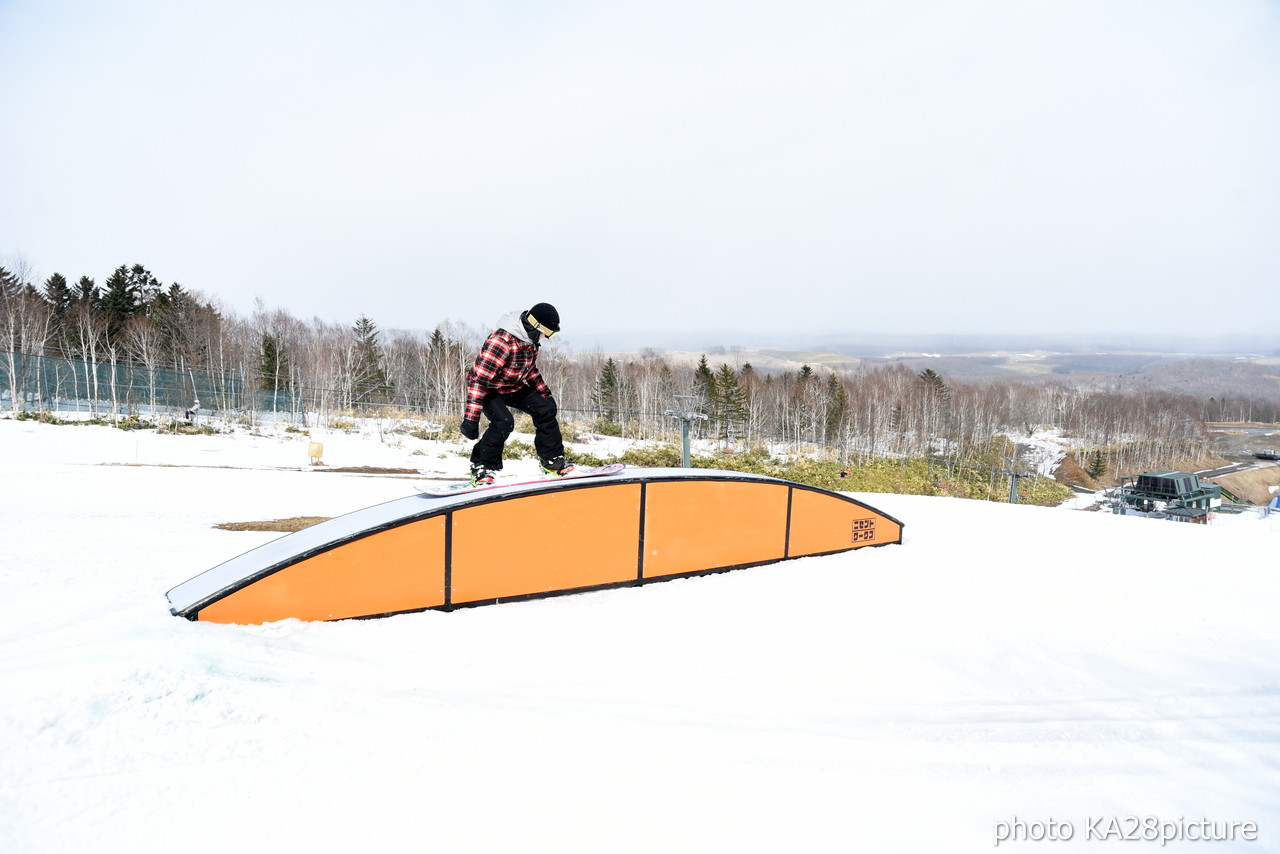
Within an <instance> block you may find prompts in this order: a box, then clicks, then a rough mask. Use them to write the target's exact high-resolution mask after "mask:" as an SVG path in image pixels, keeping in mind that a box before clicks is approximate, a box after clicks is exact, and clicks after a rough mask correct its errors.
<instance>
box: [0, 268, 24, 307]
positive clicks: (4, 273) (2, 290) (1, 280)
mask: <svg viewBox="0 0 1280 854" xmlns="http://www.w3.org/2000/svg"><path fill="white" fill-rule="evenodd" d="M20 293H22V280H21V279H19V278H18V277H17V276H16V275H14V274H13V273H10V272H9V271H8V270H6V269H5V268H4V267H0V299H13V298H14V297H16V296H17V295H18V294H20Z"/></svg>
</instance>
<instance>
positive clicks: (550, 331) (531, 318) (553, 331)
mask: <svg viewBox="0 0 1280 854" xmlns="http://www.w3.org/2000/svg"><path fill="white" fill-rule="evenodd" d="M528 319H529V325H530V326H532V327H533V328H534V329H536V330H538V331H539V332H541V333H542V334H543V335H545V336H547V337H548V338H550V337H551V336H553V335H555V334H556V333H557V332H559V331H560V330H558V329H551V328H549V327H546V326H543V325H542V324H541V323H539V322H538V318H536V317H534V316H533V315H532V314H530V315H529V318H528Z"/></svg>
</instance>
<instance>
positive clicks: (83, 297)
mask: <svg viewBox="0 0 1280 854" xmlns="http://www.w3.org/2000/svg"><path fill="white" fill-rule="evenodd" d="M71 300H72V301H73V302H76V303H82V304H85V305H88V306H89V307H90V308H97V307H98V304H99V303H100V302H101V301H102V294H101V293H100V292H99V291H98V286H97V284H95V283H94V281H93V279H91V278H89V277H88V276H81V277H80V281H78V282H76V286H75V288H74V289H73V290H72V291H71Z"/></svg>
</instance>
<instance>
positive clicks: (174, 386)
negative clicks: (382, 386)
mask: <svg viewBox="0 0 1280 854" xmlns="http://www.w3.org/2000/svg"><path fill="white" fill-rule="evenodd" d="M196 400H199V401H200V408H201V409H202V410H210V411H221V412H236V411H245V410H249V411H254V412H259V413H262V412H267V413H277V414H279V415H300V414H301V412H302V411H303V407H304V404H305V402H306V401H305V399H304V398H303V396H301V395H295V394H292V393H290V392H288V391H284V390H281V391H275V390H273V389H263V388H258V387H257V383H256V382H249V383H246V382H244V380H243V379H241V378H240V377H236V376H230V377H215V376H212V375H210V374H208V373H205V372H202V371H194V370H189V371H179V370H176V369H174V368H172V367H168V368H156V369H148V368H146V367H143V366H139V365H126V364H116V365H112V364H110V363H109V362H108V363H99V364H97V365H92V364H90V363H88V362H85V361H82V360H79V359H68V358H64V357H60V356H34V355H28V354H23V353H8V352H3V353H0V407H2V408H4V409H9V410H13V409H17V410H20V411H38V410H48V411H51V412H65V411H85V410H88V411H92V412H133V411H138V410H141V409H153V410H169V411H177V412H182V411H185V410H186V409H188V408H189V407H191V406H192V405H193V404H194V403H195V401H196Z"/></svg>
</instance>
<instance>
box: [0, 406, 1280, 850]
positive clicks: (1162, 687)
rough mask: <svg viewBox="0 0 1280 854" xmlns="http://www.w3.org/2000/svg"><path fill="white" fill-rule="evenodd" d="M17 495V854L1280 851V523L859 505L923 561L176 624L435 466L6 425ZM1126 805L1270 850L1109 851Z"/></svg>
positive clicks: (1, 785)
mask: <svg viewBox="0 0 1280 854" xmlns="http://www.w3.org/2000/svg"><path fill="white" fill-rule="evenodd" d="M324 441H325V444H326V448H325V462H326V463H328V464H329V466H330V467H337V466H344V465H349V466H356V465H367V466H403V467H412V468H421V469H424V470H426V469H433V468H434V469H436V470H438V471H440V472H441V473H443V474H459V473H460V472H461V471H462V470H463V468H465V460H463V459H462V458H461V457H457V456H455V455H449V454H450V452H451V451H452V450H456V449H457V448H458V447H459V446H458V445H456V444H455V445H448V444H447V443H438V444H430V443H420V442H417V441H416V440H414V441H413V442H412V443H407V442H399V441H398V440H397V441H394V442H391V443H390V444H387V443H383V442H379V441H377V440H376V439H361V438H360V437H357V436H346V435H337V434H335V435H332V436H327V437H325V439H324ZM397 445H398V446H397ZM415 448H416V449H419V450H422V449H428V450H429V453H427V454H425V455H423V454H416V455H415V454H412V450H413V449H415ZM441 453H445V454H446V456H445V457H443V458H442V457H440V454H441ZM517 468H518V466H517ZM0 472H2V473H3V474H2V476H3V489H2V490H0V851H4V852H14V853H15V854H36V852H50V854H54V852H57V854H62V852H72V851H74V852H132V853H133V854H137V852H172V851H182V852H259V851H262V852H270V851H353V850H359V851H380V852H389V851H430V850H440V851H450V852H473V851H474V852H495V851H504V852H505V851H520V852H530V851H536V852H541V851H547V852H658V851H665V852H671V851H689V852H694V851H696V852H713V851H734V852H741V851H769V852H783V851H786V852H812V851H840V852H849V851H876V852H892V851H911V852H916V851H918V852H968V851H987V850H992V849H993V847H994V844H993V843H994V833H995V828H996V826H997V822H1001V821H1009V820H1011V819H1013V818H1014V817H1015V816H1016V817H1017V818H1018V819H1019V820H1022V821H1024V822H1028V823H1030V822H1035V821H1041V822H1044V821H1047V820H1049V819H1053V820H1054V821H1057V822H1070V823H1071V824H1072V826H1073V830H1074V836H1073V839H1072V840H1071V841H1070V842H1054V843H1050V842H1020V843H1016V844H1015V843H1005V844H1003V845H1001V846H999V848H998V849H997V850H1013V851H1038V850H1049V851H1066V850H1091V851H1092V850H1102V851H1107V850H1112V849H1113V848H1118V849H1120V850H1138V851H1147V850H1151V851H1154V850H1157V849H1159V850H1166V851H1183V850H1194V851H1224V852H1225V851H1249V852H1264V851H1277V850H1280V810H1278V808H1277V806H1276V803H1277V801H1276V792H1277V791H1280V677H1278V676H1277V664H1276V662H1277V661H1280V620H1277V614H1280V579H1278V575H1277V570H1276V564H1277V561H1276V556H1277V546H1278V545H1280V536H1278V534H1280V514H1276V515H1275V516H1273V517H1272V518H1271V519H1268V520H1261V519H1256V518H1239V519H1234V520H1225V519H1220V520H1219V523H1218V524H1215V525H1214V526H1211V527H1199V526H1191V525H1181V524H1175V523H1166V522H1155V521H1151V520H1145V519H1133V518H1124V517H1116V516H1111V515H1108V514H1105V513H1086V512H1079V511H1076V510H1072V509H1066V508H1058V509H1046V508H1037V507H1026V506H1010V505H1004V504H989V503H978V502H969V501H962V500H956V499H947V498H925V497H918V496H899V495H857V496H856V497H857V498H859V499H860V500H863V501H865V502H866V503H868V504H870V505H872V506H873V507H876V508H878V509H880V510H882V511H884V512H886V513H888V514H890V515H892V516H894V517H896V518H898V519H900V520H902V521H903V522H904V523H905V524H906V529H905V542H904V544H903V545H901V546H889V547H885V548H878V549H862V550H858V551H855V552H851V553H848V554H844V555H838V556H832V557H823V558H808V559H803V560H797V561H791V562H786V563H780V564H775V565H771V566H764V567H758V568H755V569H750V570H743V571H739V572H732V573H727V574H723V575H717V576H710V577H704V578H698V579H693V580H685V581H673V582H670V583H665V584H655V585H652V586H649V587H645V588H641V589H625V590H614V591H609V592H603V593H593V594H588V595H581V596H569V597H562V598H557V599H548V600H542V601H538V602H527V603H520V604H510V605H502V606H496V607H486V608H478V609H470V610H461V611H456V612H454V613H440V612H429V613H423V614H414V615H404V616H399V617H394V618H390V619H384V620H371V621H350V622H340V623H301V622H297V621H285V622H282V623H277V624H271V625H266V626H248V627H240V626H223V625H206V624H199V623H191V622H188V621H186V620H182V619H178V618H176V617H173V616H171V615H170V613H169V610H168V603H167V601H166V600H165V596H164V593H165V591H166V590H168V589H169V588H171V587H173V586H175V585H176V584H179V583H181V582H183V581H185V580H187V579H188V578H191V577H192V576H194V575H196V574H197V573H199V572H202V571H203V570H205V569H208V568H209V567H212V566H214V565H216V564H218V563H220V562H222V561H224V560H226V559H228V558H230V557H233V556H235V555H237V554H239V553H241V552H244V551H246V550H248V549H249V548H252V547H253V546H256V545H258V544H260V543H263V542H267V541H269V540H270V539H273V538H275V537H278V536H281V535H279V534H273V533H253V532H233V531H223V530H216V529H214V528H212V525H214V524H216V523H219V522H227V521H249V520H263V519H278V518H285V517H290V516H313V515H314V516H331V515H336V514H340V513H344V512H349V511H353V510H356V509H359V508H361V507H365V506H368V505H370V504H374V503H377V502H380V501H386V500H390V499H392V498H397V497H400V496H403V495H406V494H408V493H409V492H410V491H412V489H413V487H412V484H413V483H414V482H415V481H421V480H422V479H423V478H405V479H400V478H391V477H386V476H382V477H372V476H357V475H344V474H336V473H332V472H328V473H323V474H322V473H319V472H317V471H316V470H314V469H310V468H309V467H308V466H307V465H306V443H305V440H304V439H298V438H292V439H287V440H286V439H275V438H262V437H252V436H249V435H246V434H244V433H240V434H238V435H226V434H223V435H218V436H159V435H156V434H155V433H149V432H134V433H126V432H123V431H119V430H115V429H112V428H106V427H67V426H60V427H54V426H49V425H44V424H37V423H34V422H17V421H13V420H0ZM584 524H589V520H584ZM493 548H494V550H495V552H497V553H500V554H503V555H505V556H506V558H507V559H509V560H511V561H514V562H519V561H520V559H521V555H522V554H526V553H528V551H529V550H531V549H543V548H555V543H553V542H544V541H539V540H537V539H532V540H525V541H520V542H504V541H503V540H502V537H501V532H495V537H494V544H493ZM1126 816H1135V817H1139V818H1145V817H1154V818H1158V819H1161V820H1167V821H1175V820H1179V819H1182V820H1185V821H1188V822H1189V821H1193V820H1194V821H1199V820H1200V819H1209V820H1211V821H1216V822H1228V821H1253V822H1256V823H1257V825H1258V839H1257V841H1255V842H1241V841H1236V842H1221V843H1190V842H1182V843H1180V844H1178V843H1174V844H1170V845H1167V846H1161V845H1160V844H1159V843H1158V842H1155V843H1151V842H1149V843H1145V844H1143V843H1141V842H1131V843H1129V844H1128V845H1119V846H1117V845H1116V844H1114V843H1115V840H1112V843H1113V844H1106V843H1105V842H1101V841H1098V840H1096V839H1095V840H1092V841H1090V840H1088V839H1087V838H1086V830H1087V828H1086V822H1088V821H1089V820H1091V819H1097V818H1098V817H1104V818H1105V817H1118V818H1123V817H1126Z"/></svg>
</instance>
